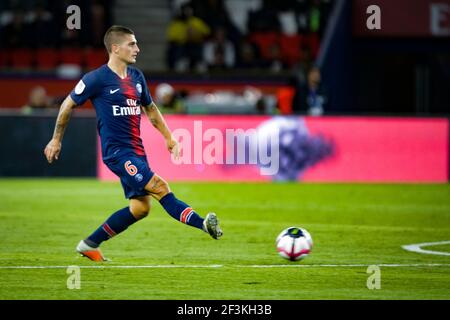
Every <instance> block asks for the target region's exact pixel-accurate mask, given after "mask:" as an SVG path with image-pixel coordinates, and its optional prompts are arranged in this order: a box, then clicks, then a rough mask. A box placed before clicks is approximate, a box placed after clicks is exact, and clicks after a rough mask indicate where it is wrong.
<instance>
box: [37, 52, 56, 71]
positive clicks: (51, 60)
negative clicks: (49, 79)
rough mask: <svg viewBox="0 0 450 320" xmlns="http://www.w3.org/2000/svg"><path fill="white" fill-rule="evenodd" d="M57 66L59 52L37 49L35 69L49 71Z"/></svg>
mask: <svg viewBox="0 0 450 320" xmlns="http://www.w3.org/2000/svg"><path fill="white" fill-rule="evenodd" d="M58 64H59V51H58V50H55V49H52V48H39V49H37V50H36V68H37V69H39V70H50V69H53V68H55V67H56V66H57V65H58Z"/></svg>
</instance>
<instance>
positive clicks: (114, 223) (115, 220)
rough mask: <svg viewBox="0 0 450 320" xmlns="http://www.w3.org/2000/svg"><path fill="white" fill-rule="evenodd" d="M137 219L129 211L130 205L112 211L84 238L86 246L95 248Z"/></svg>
mask: <svg viewBox="0 0 450 320" xmlns="http://www.w3.org/2000/svg"><path fill="white" fill-rule="evenodd" d="M136 221H137V219H136V218H135V217H134V216H133V214H132V213H131V212H130V207H126V208H123V209H120V210H119V211H117V212H115V213H113V214H112V215H111V216H110V217H109V218H108V220H106V221H105V222H104V223H103V224H102V225H101V226H100V227H99V228H98V229H97V230H95V231H94V232H93V233H92V234H91V235H90V236H89V237H87V239H85V240H84V242H86V244H87V245H88V246H91V247H93V248H97V247H98V246H99V245H100V244H101V243H102V242H103V241H106V240H108V239H109V238H112V237H114V236H115V235H117V234H119V233H121V232H122V231H124V230H126V229H127V228H128V227H129V226H131V225H132V224H133V223H135V222H136Z"/></svg>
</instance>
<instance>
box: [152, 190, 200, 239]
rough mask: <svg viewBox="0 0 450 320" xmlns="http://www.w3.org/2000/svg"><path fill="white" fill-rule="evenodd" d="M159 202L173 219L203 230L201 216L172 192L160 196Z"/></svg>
mask: <svg viewBox="0 0 450 320" xmlns="http://www.w3.org/2000/svg"><path fill="white" fill-rule="evenodd" d="M159 203H161V205H162V206H163V208H164V210H166V211H167V212H168V213H169V214H170V215H171V216H172V217H173V218H174V219H176V220H178V221H181V222H182V223H185V224H187V225H190V226H193V227H196V228H199V229H202V230H203V218H202V217H200V216H199V215H198V214H197V213H196V212H195V211H194V210H193V209H192V208H191V207H189V206H188V205H187V204H186V203H184V202H183V201H181V200H178V199H177V198H176V197H175V195H174V194H173V193H172V192H170V193H168V194H166V195H165V196H164V197H162V198H161V200H159Z"/></svg>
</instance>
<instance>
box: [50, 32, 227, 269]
mask: <svg viewBox="0 0 450 320" xmlns="http://www.w3.org/2000/svg"><path fill="white" fill-rule="evenodd" d="M104 44H105V46H106V50H107V51H108V54H109V60H108V63H107V64H105V65H102V66H101V67H100V68H98V69H96V70H94V71H91V72H89V73H87V74H86V75H84V76H83V78H82V79H81V80H80V81H79V82H78V84H77V85H76V86H75V88H74V89H73V91H72V92H71V93H70V94H69V95H68V96H67V97H66V99H65V100H64V101H63V103H62V104H61V108H60V110H59V114H58V117H57V120H56V126H55V130H54V133H53V137H52V139H51V140H50V142H49V143H48V144H47V146H46V147H45V150H44V154H45V156H46V158H47V160H48V162H49V163H52V162H53V161H55V160H58V158H59V154H60V152H61V142H62V139H63V135H64V131H65V129H66V127H67V124H68V122H69V119H70V115H71V112H72V110H73V109H74V108H75V107H76V106H78V105H82V104H83V103H84V102H85V101H86V100H88V99H91V101H92V103H93V105H94V106H95V110H96V113H97V128H98V132H99V135H100V139H101V145H102V159H103V162H104V163H105V164H106V165H107V166H108V168H109V169H110V170H111V171H112V172H114V173H115V174H116V175H117V176H118V177H119V178H120V182H121V184H122V187H123V190H124V193H125V197H126V198H127V199H129V206H128V207H125V208H123V209H120V210H118V211H117V212H115V213H113V214H112V215H111V216H110V217H109V218H108V219H107V220H106V221H105V222H104V223H103V224H102V225H100V227H99V228H98V229H97V230H95V231H94V232H93V233H92V234H91V235H90V236H88V237H87V238H86V239H84V240H81V241H80V243H79V244H78V246H77V248H76V250H77V251H78V252H79V253H80V254H81V255H83V256H86V257H87V258H89V259H91V260H93V261H105V260H107V259H105V257H104V256H103V254H102V252H101V251H100V249H99V246H100V245H101V243H102V242H103V241H106V240H108V239H110V238H112V237H114V236H115V235H117V234H119V233H121V232H123V231H125V230H126V229H127V228H128V227H129V226H130V225H132V224H133V223H135V222H136V221H138V220H140V219H142V218H145V217H146V216H147V215H148V213H149V211H150V197H153V198H155V199H156V200H158V201H159V203H161V205H162V206H163V208H164V209H165V210H166V211H167V212H168V213H169V214H170V215H171V216H172V217H173V218H175V219H177V220H179V221H181V222H182V223H185V224H188V225H190V226H193V227H196V228H198V229H200V230H203V231H205V232H207V233H209V234H210V235H211V236H212V237H213V238H214V239H219V238H220V237H221V236H222V230H221V228H220V226H219V222H218V219H217V216H216V214H215V213H213V212H210V213H208V214H207V215H206V218H205V219H203V218H202V217H201V216H200V215H198V214H197V212H195V211H194V210H193V209H192V208H191V207H190V206H189V205H187V204H186V203H184V202H183V201H181V200H179V199H177V198H176V197H175V195H174V194H173V192H171V191H170V188H169V185H168V184H167V182H166V181H165V180H164V179H163V178H161V177H160V176H158V175H157V174H156V173H154V172H153V171H152V170H151V169H150V167H149V165H148V163H147V158H146V155H145V151H144V147H143V145H142V140H141V138H140V119H141V110H143V111H144V112H145V114H146V115H147V117H148V118H149V120H150V122H151V123H152V125H153V126H154V127H155V128H156V129H157V130H158V131H159V132H160V133H161V134H162V136H163V137H164V139H165V140H166V145H167V148H168V150H169V152H171V153H172V154H173V156H174V157H175V159H178V158H179V146H178V142H177V141H176V140H175V139H174V137H173V136H172V134H171V131H170V129H169V128H168V126H167V124H166V122H165V120H164V118H163V116H162V115H161V113H160V111H159V110H158V107H157V106H156V105H155V103H154V102H153V101H152V97H151V95H150V92H149V90H148V87H147V85H146V81H145V77H144V75H143V74H142V72H141V71H140V70H138V69H137V68H134V67H131V66H130V64H133V63H135V62H136V57H137V55H138V53H139V48H138V45H137V41H136V38H135V35H134V32H133V31H132V30H130V29H129V28H126V27H123V26H112V27H111V28H109V29H108V31H107V32H106V33H105V37H104Z"/></svg>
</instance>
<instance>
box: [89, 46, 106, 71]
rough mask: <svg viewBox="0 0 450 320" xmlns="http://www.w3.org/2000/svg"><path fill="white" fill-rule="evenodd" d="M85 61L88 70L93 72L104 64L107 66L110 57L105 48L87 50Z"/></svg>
mask: <svg viewBox="0 0 450 320" xmlns="http://www.w3.org/2000/svg"><path fill="white" fill-rule="evenodd" d="M84 60H85V66H86V68H87V69H89V70H92V69H95V68H98V67H99V66H101V65H102V64H105V63H106V62H107V61H108V55H107V54H106V51H105V49H103V48H101V49H86V51H85V56H84Z"/></svg>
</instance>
